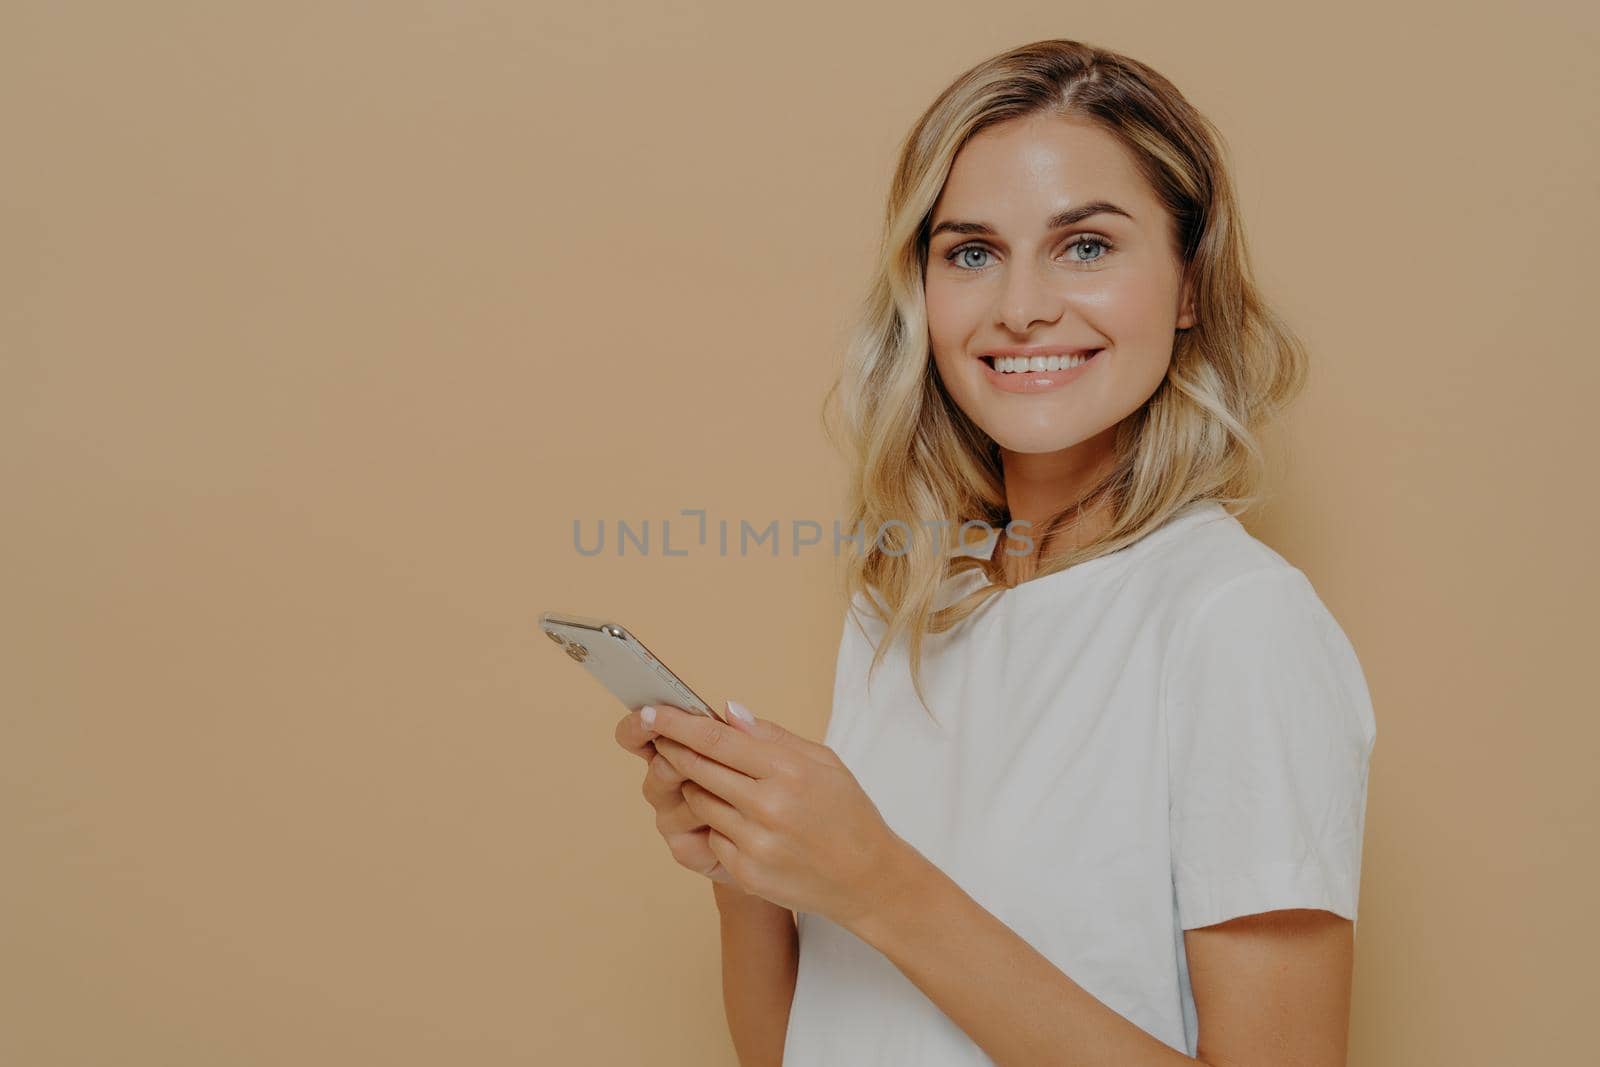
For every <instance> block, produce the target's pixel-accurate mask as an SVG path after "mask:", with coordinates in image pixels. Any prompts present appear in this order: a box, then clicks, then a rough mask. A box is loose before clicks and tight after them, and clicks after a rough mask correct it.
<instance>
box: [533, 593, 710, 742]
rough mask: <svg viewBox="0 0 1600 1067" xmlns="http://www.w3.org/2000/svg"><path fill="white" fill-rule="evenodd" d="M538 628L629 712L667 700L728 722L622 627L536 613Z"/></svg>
mask: <svg viewBox="0 0 1600 1067" xmlns="http://www.w3.org/2000/svg"><path fill="white" fill-rule="evenodd" d="M539 629H541V630H543V631H544V632H545V636H546V637H548V638H550V640H552V641H554V642H555V643H556V644H558V645H560V646H561V649H562V651H564V652H565V653H566V654H567V655H568V656H570V657H571V658H573V659H575V660H577V661H578V662H579V663H581V664H583V665H584V667H585V668H587V669H588V671H589V673H590V674H592V675H594V676H595V678H597V679H598V680H599V681H600V684H601V685H603V686H605V687H606V688H607V689H609V690H611V693H612V695H613V696H615V697H616V698H617V699H618V700H620V701H622V703H623V706H625V707H626V708H627V709H628V710H629V711H638V710H639V709H640V708H642V707H644V706H645V705H646V704H671V705H672V706H673V707H675V708H682V709H683V710H685V711H688V712H692V713H694V714H696V715H705V716H708V717H709V718H713V719H715V720H717V721H718V722H722V723H725V722H727V721H728V720H727V719H725V718H724V717H723V716H721V715H719V714H717V713H716V712H715V711H713V710H712V708H711V705H710V704H708V703H706V702H705V701H704V700H701V699H700V697H699V695H698V694H696V693H695V691H694V690H693V689H690V688H689V687H688V686H687V685H685V684H684V682H683V679H681V678H679V677H678V676H677V675H676V674H673V673H672V672H671V671H670V670H668V669H667V665H666V664H664V663H662V662H661V661H660V660H659V659H656V657H655V655H654V653H652V652H651V651H650V650H649V649H648V648H646V647H645V646H644V642H643V641H640V640H639V639H638V638H637V637H635V636H633V634H631V633H629V632H628V630H627V628H626V627H623V626H620V625H618V624H617V623H614V622H601V621H600V620H599V619H589V618H585V617H583V616H581V615H560V614H557V613H556V612H553V611H547V612H545V613H544V614H543V615H541V616H539Z"/></svg>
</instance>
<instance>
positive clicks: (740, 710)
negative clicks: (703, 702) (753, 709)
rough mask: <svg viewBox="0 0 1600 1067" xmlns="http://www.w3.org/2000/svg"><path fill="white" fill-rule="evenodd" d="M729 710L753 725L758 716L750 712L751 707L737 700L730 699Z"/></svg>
mask: <svg viewBox="0 0 1600 1067" xmlns="http://www.w3.org/2000/svg"><path fill="white" fill-rule="evenodd" d="M728 712H729V713H730V714H732V715H734V716H735V717H737V718H738V719H740V720H742V721H743V722H746V723H748V724H750V725H751V726H754V725H755V722H756V717H755V716H754V715H752V714H750V709H749V708H747V707H745V706H744V705H743V704H741V703H739V702H738V701H737V700H730V701H728Z"/></svg>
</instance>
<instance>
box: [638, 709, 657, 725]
mask: <svg viewBox="0 0 1600 1067" xmlns="http://www.w3.org/2000/svg"><path fill="white" fill-rule="evenodd" d="M639 718H641V719H643V720H644V724H645V725H646V726H647V727H649V728H651V729H652V730H653V729H655V725H656V709H655V708H653V707H651V706H650V705H649V704H646V705H645V706H644V707H642V708H640V709H639Z"/></svg>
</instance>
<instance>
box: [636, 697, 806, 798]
mask: <svg viewBox="0 0 1600 1067" xmlns="http://www.w3.org/2000/svg"><path fill="white" fill-rule="evenodd" d="M654 729H655V731H656V733H657V734H658V735H660V736H661V737H668V738H671V739H672V740H674V741H676V742H678V743H679V744H681V745H685V746H687V747H689V748H692V749H694V750H695V751H696V752H698V753H700V754H701V755H703V756H706V757H709V758H710V759H712V760H715V761H716V762H717V763H720V764H722V765H723V766H724V767H729V768H732V769H733V770H735V771H738V772H740V773H741V774H743V775H744V776H745V777H746V778H770V777H772V776H773V775H774V774H776V773H777V772H778V771H780V770H782V769H783V768H785V767H787V766H788V765H789V763H790V761H791V760H793V759H795V758H797V756H796V753H795V752H794V751H792V750H791V749H789V748H787V747H785V746H782V745H777V744H774V743H773V742H771V741H764V740H762V739H760V738H758V737H755V736H754V735H752V734H748V733H745V732H744V731H743V730H741V729H739V727H737V726H729V725H728V724H727V723H722V722H718V721H717V720H715V719H708V718H706V717H705V716H704V715H694V714H691V713H690V712H687V711H684V710H683V709H682V708H674V707H668V706H662V705H658V706H657V707H656V718H655V726H654ZM656 750H657V751H658V752H659V751H660V746H659V745H657V746H656ZM678 769H679V770H680V771H686V770H687V769H686V768H685V767H683V766H682V765H681V764H680V765H679V766H678ZM690 777H691V778H692V777H694V776H693V775H692V774H691V775H690ZM708 784H709V783H708Z"/></svg>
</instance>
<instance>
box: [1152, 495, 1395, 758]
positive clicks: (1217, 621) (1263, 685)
mask: <svg viewBox="0 0 1600 1067" xmlns="http://www.w3.org/2000/svg"><path fill="white" fill-rule="evenodd" d="M1193 533H1194V535H1195V536H1194V538H1193V539H1192V542H1191V543H1190V544H1188V545H1185V546H1183V547H1182V548H1180V549H1177V550H1176V551H1175V552H1174V555H1175V556H1183V555H1184V554H1185V553H1189V555H1188V558H1187V560H1186V563H1187V565H1188V567H1190V568H1192V569H1191V570H1189V571H1187V572H1186V573H1187V574H1189V575H1190V577H1188V578H1186V579H1183V580H1181V581H1180V585H1181V589H1180V592H1179V594H1178V596H1177V597H1176V598H1175V607H1174V611H1173V617H1172V620H1171V630H1170V632H1169V644H1168V647H1167V650H1166V655H1165V669H1164V671H1163V676H1162V687H1163V703H1164V704H1165V705H1166V706H1168V707H1169V709H1171V710H1172V711H1173V712H1174V713H1181V712H1184V711H1185V710H1187V711H1189V712H1191V713H1193V712H1195V711H1196V709H1203V708H1205V707H1206V706H1207V705H1208V704H1212V703H1217V704H1220V705H1228V706H1230V707H1231V708H1232V709H1233V710H1232V711H1230V712H1228V713H1229V714H1238V715H1244V714H1251V713H1252V712H1251V710H1250V709H1251V708H1255V709H1257V711H1256V712H1255V713H1260V711H1261V710H1262V709H1265V708H1267V707H1269V706H1270V707H1273V708H1276V709H1279V710H1278V711H1276V712H1274V713H1273V714H1274V715H1278V716H1281V715H1285V714H1302V715H1312V714H1327V715H1332V716H1335V717H1339V718H1342V719H1343V720H1344V721H1345V723H1346V726H1347V727H1349V728H1351V729H1353V730H1354V731H1355V732H1357V733H1359V734H1360V735H1362V736H1363V738H1364V739H1365V741H1366V743H1367V744H1368V745H1369V746H1370V744H1371V742H1372V740H1373V738H1374V736H1375V735H1376V722H1375V720H1374V718H1373V714H1372V705H1371V695H1370V693H1369V691H1368V688H1367V683H1366V677H1365V673H1364V671H1363V670H1362V667H1361V663H1360V660H1359V658H1358V657H1357V654H1356V650H1355V647H1354V645H1353V644H1352V642H1351V641H1350V638H1349V636H1348V635H1347V634H1346V633H1345V630H1344V628H1343V626H1341V625H1340V623H1339V621H1338V620H1337V619H1336V618H1335V617H1334V615H1333V613H1332V612H1331V611H1330V610H1329V609H1328V606H1327V604H1326V603H1324V601H1323V600H1322V597H1321V596H1320V595H1319V594H1318V592H1317V590H1316V588H1315V587H1314V586H1313V584H1312V582H1311V580H1310V578H1309V577H1307V575H1306V574H1305V572H1304V571H1302V570H1301V569H1300V568H1298V567H1296V566H1294V565H1293V564H1291V563H1290V562H1289V561H1288V560H1286V559H1284V557H1283V556H1282V555H1280V554H1279V553H1278V552H1276V551H1275V550H1273V549H1272V548H1271V547H1269V546H1268V545H1266V544H1264V543H1263V542H1261V541H1259V540H1257V539H1256V538H1255V537H1253V536H1252V535H1251V534H1250V533H1249V532H1248V531H1246V530H1245V529H1244V528H1243V526H1242V525H1241V524H1239V523H1238V521H1237V520H1236V519H1234V518H1233V517H1232V516H1228V515H1226V513H1223V518H1222V519H1221V520H1218V521H1216V522H1213V523H1209V524H1206V526H1204V527H1198V528H1196V529H1195V530H1194V531H1193ZM1207 714H1218V713H1213V712H1207Z"/></svg>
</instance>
